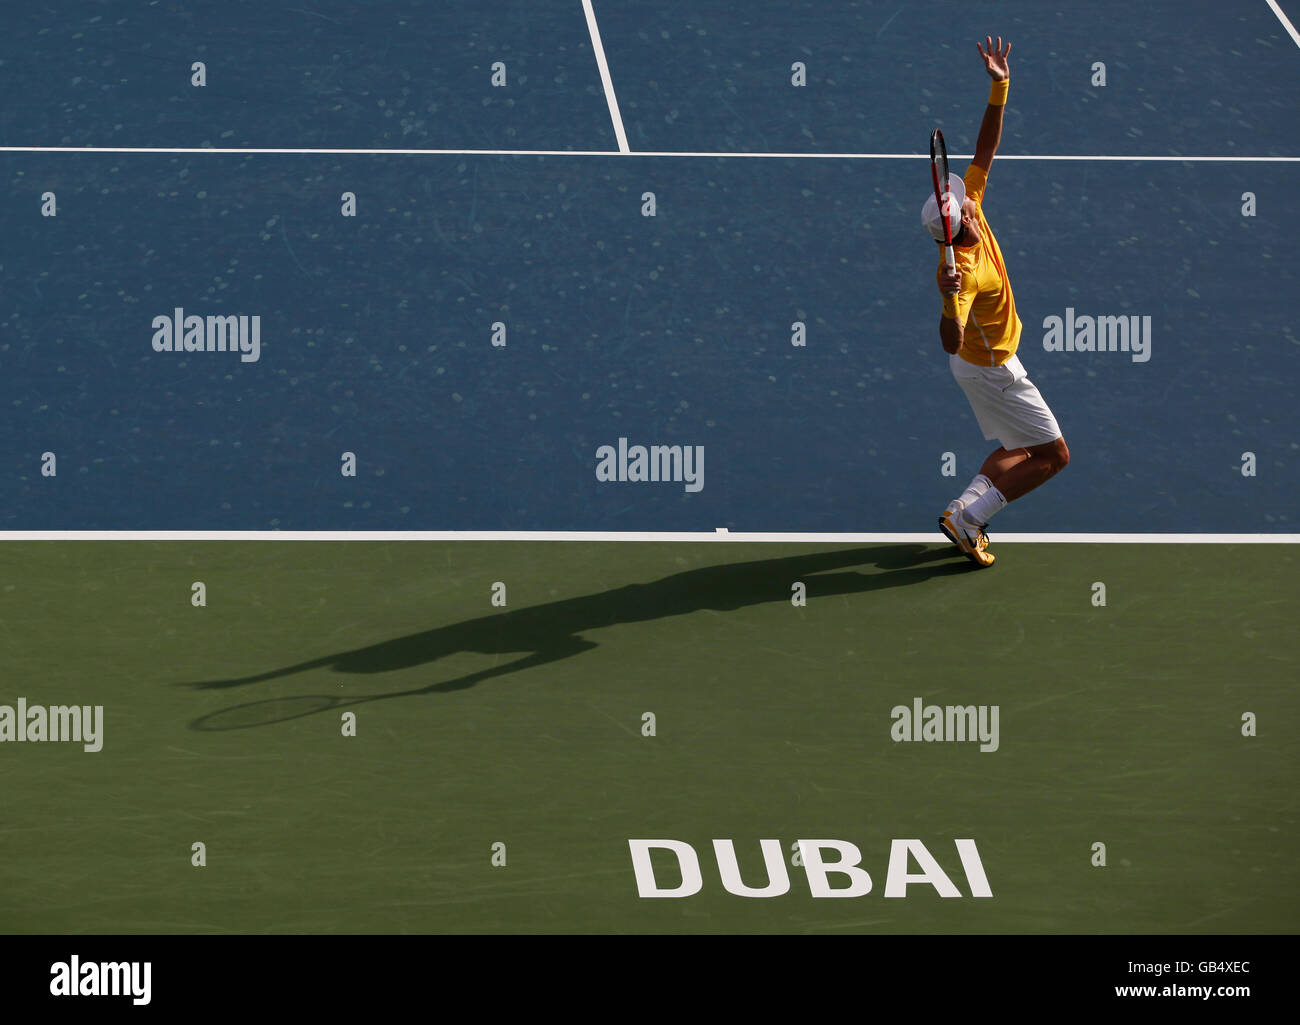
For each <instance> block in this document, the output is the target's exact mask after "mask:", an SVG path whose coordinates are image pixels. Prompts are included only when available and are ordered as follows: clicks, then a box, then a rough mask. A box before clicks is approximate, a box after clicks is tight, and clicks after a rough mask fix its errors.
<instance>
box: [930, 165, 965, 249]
mask: <svg viewBox="0 0 1300 1025" xmlns="http://www.w3.org/2000/svg"><path fill="white" fill-rule="evenodd" d="M965 202H966V183H965V182H964V181H962V180H961V179H960V178H958V177H957V176H956V175H955V174H953V173H952V172H949V173H948V193H947V195H945V196H944V212H945V213H946V214H947V215H948V230H949V231H951V232H952V237H953V238H956V237H957V235H958V234H959V233H960V232H961V206H962V204H963V203H965ZM921 223H922V224H923V225H925V230H926V231H928V232H929V233H930V237H931V238H934V239H937V240H938V241H940V242H942V241H943V220H942V219H941V218H940V217H939V203H938V201H937V200H935V198H934V193H933V192H931V193H930V195H929V196H927V197H926V200H925V205H924V206H922V207H921Z"/></svg>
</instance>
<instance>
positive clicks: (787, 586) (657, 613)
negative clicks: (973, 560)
mask: <svg viewBox="0 0 1300 1025" xmlns="http://www.w3.org/2000/svg"><path fill="white" fill-rule="evenodd" d="M954 556H957V553H956V552H955V551H954V550H953V549H952V548H947V547H945V548H927V547H925V546H923V545H919V544H917V545H882V546H880V547H875V548H854V549H848V550H845V549H840V550H838V551H830V552H811V553H807V554H801V555H791V556H786V557H784V558H779V559H762V560H758V561H755V562H742V563H733V564H726V565H720V566H704V567H701V568H699V569H692V570H685V571H683V572H681V573H674V574H673V575H672V576H668V577H664V578H663V579H662V580H656V581H654V582H653V583H649V584H628V585H626V586H624V587H616V588H612V589H610V590H607V591H600V592H598V593H595V594H587V595H582V596H581V597H576V598H565V599H562V600H560V601H553V602H547V603H545V604H542V605H532V606H528V607H526V608H519V609H510V610H508V611H501V612H495V613H490V614H488V615H485V616H478V617H476V618H474V619H467V620H465V621H463V622H460V623H451V624H449V625H447V626H438V627H434V628H433V629H431V630H422V631H421V632H419V633H414V634H408V635H406V636H405V637H397V638H394V639H392V640H388V641H380V642H379V643H377V644H368V645H366V646H365V647H362V648H354V649H352V650H350V651H340V652H336V653H334V654H332V655H325V656H322V657H321V658H315V659H312V660H310V661H308V662H299V663H297V664H295V665H291V666H284V667H282V668H279V669H271V670H268V671H267V672H264V673H255V674H253V675H251V676H240V677H235V678H232V679H227V680H206V681H201V682H196V683H187V684H182V686H188V687H194V688H198V689H203V690H215V689H224V688H234V687H243V686H246V685H248V684H254V683H261V682H264V681H266V680H276V679H279V678H281V677H285V676H291V675H293V674H295V673H302V672H307V671H308V670H313V669H323V668H325V667H329V668H332V669H333V670H334V671H335V672H339V673H388V672H394V671H396V670H399V669H413V668H415V667H417V666H424V665H428V664H430V663H433V662H437V661H438V660H439V659H442V658H446V657H447V656H449V655H454V654H460V653H462V652H473V653H478V654H482V655H491V656H501V655H513V654H520V655H522V657H520V658H516V659H513V660H511V661H508V662H506V663H504V664H501V665H492V666H489V667H486V668H483V669H480V670H477V671H475V672H472V673H467V674H465V675H462V676H457V677H454V678H452V679H448V680H441V681H438V682H436V683H431V684H428V685H427V686H420V687H415V688H411V689H409V690H401V691H395V692H392V693H388V694H371V695H366V696H363V697H360V698H357V699H346V698H328V697H314V696H313V697H297V698H293V697H291V698H272V699H268V700H266V701H257V702H251V703H248V704H243V705H236V706H234V707H232V708H227V709H222V710H221V711H218V712H212V713H209V714H208V715H205V716H203V717H202V718H200V719H197V720H195V722H194V723H192V724H191V726H192V727H193V728H195V729H201V730H224V729H237V728H241V727H244V726H255V725H262V724H265V723H269V722H281V721H284V720H286V719H294V718H299V717H301V716H303V715H310V714H312V713H313V712H318V711H324V710H325V709H326V708H332V707H338V706H339V705H340V704H351V703H353V701H354V700H355V701H356V702H358V703H359V702H363V701H364V702H369V701H375V700H381V699H384V698H392V697H404V696H409V695H415V694H434V693H443V692H448V691H456V690H464V689H465V688H467V687H472V686H474V685H475V684H477V683H480V682H482V681H483V680H489V679H492V678H494V677H498V676H506V675H508V674H510V673H517V672H521V671H523V670H526V669H531V668H533V667H534V666H540V665H546V664H547V663H550V662H556V661H559V660H560V659H565V658H570V657H572V656H574V655H578V654H581V653H582V652H584V651H589V650H591V649H592V648H595V647H596V646H597V645H596V643H595V642H594V641H591V640H588V639H587V638H586V637H584V636H583V635H584V634H585V633H587V632H588V631H592V630H599V629H601V628H604V627H610V626H617V625H619V624H621V623H639V622H645V621H648V620H653V619H664V618H666V617H668V616H684V615H687V614H689V613H692V612H699V611H702V610H713V611H719V612H731V611H734V610H736V609H741V608H746V607H748V606H751V605H762V604H765V603H767V602H778V601H789V600H790V598H791V594H792V590H791V587H792V584H793V583H794V582H795V581H802V582H803V583H804V584H805V585H806V587H807V596H808V600H809V601H810V602H816V601H819V600H823V599H825V598H828V597H833V596H835V595H845V594H860V593H863V592H867V591H876V590H883V589H885V588H890V587H902V586H906V585H908V584H918V583H921V582H922V581H925V580H928V579H930V578H932V577H936V576H945V575H950V574H958V573H964V572H966V571H967V570H968V569H969V564H968V563H966V562H965V561H964V560H962V561H958V559H959V558H960V557H959V556H958V557H957V559H955V558H954ZM868 564H869V565H872V566H874V567H875V568H876V569H875V572H870V573H862V572H854V571H846V572H829V571H832V570H844V569H845V568H846V567H850V566H863V565H868Z"/></svg>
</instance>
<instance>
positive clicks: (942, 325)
mask: <svg viewBox="0 0 1300 1025" xmlns="http://www.w3.org/2000/svg"><path fill="white" fill-rule="evenodd" d="M963 336H964V330H963V328H962V326H961V324H960V323H958V322H957V320H955V319H954V318H952V317H948V316H943V317H940V318H939V340H940V341H941V342H943V351H944V352H946V353H947V354H948V355H949V356H952V355H955V354H956V352H957V350H958V349H960V348H961V343H962V338H963Z"/></svg>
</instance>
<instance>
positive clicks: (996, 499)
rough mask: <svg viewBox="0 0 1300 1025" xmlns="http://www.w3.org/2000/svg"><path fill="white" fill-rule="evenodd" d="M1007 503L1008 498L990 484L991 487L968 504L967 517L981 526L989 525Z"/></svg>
mask: <svg viewBox="0 0 1300 1025" xmlns="http://www.w3.org/2000/svg"><path fill="white" fill-rule="evenodd" d="M1006 504H1007V500H1006V498H1005V497H1004V496H1003V494H1002V492H1001V491H999V490H998V489H997V488H995V487H993V486H992V485H991V484H990V485H989V489H988V490H987V491H986V492H984V494H982V495H980V497H979V498H977V499H975V501H973V502H968V503H967V504H966V519H968V520H970V521H971V522H972V523H978V524H979V525H980V526H987V525H988V522H989V520H991V519H992V518H993V514H994V513H995V512H997V511H998V510H999V509H1001V508H1002V507H1003V506H1005V505H1006Z"/></svg>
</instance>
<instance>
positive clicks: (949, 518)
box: [939, 498, 993, 566]
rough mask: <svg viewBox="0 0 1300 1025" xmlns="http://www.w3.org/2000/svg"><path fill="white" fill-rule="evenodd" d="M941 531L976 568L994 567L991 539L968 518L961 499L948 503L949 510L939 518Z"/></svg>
mask: <svg viewBox="0 0 1300 1025" xmlns="http://www.w3.org/2000/svg"><path fill="white" fill-rule="evenodd" d="M939 529H940V530H942V531H943V532H944V533H945V534H946V535H947V536H948V540H949V541H951V542H952V543H953V544H955V545H956V546H957V547H958V548H960V549H961V552H962V554H963V555H965V556H966V558H968V559H970V561H971V562H973V563H975V565H976V566H992V565H993V555H992V553H990V552H989V550H988V547H989V537H988V535H987V534H985V533H984V528H983V527H981V526H980V525H979V524H977V523H972V522H971V521H970V520H968V519H967V518H966V506H965V503H963V502H962V500H961V499H960V498H954V499H953V500H952V501H951V502H949V503H948V508H946V509H945V510H944V511H943V515H942V516H940V517H939Z"/></svg>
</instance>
